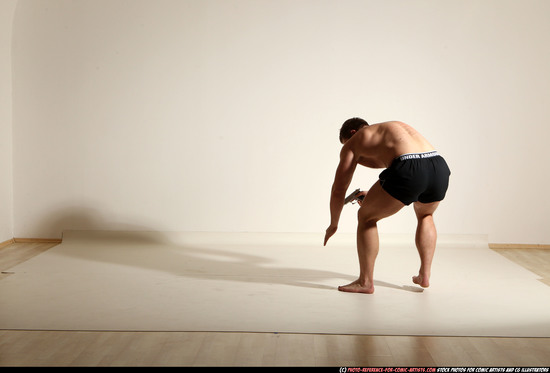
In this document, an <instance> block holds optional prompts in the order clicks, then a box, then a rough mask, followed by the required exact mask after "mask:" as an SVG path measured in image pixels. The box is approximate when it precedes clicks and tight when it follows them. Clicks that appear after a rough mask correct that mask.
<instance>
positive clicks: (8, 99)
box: [0, 0, 17, 242]
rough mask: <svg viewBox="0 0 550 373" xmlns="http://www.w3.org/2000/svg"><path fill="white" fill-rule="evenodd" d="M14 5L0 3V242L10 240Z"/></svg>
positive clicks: (14, 0) (11, 0)
mask: <svg viewBox="0 0 550 373" xmlns="http://www.w3.org/2000/svg"><path fill="white" fill-rule="evenodd" d="M16 4H17V0H3V1H1V2H0V242H4V241H7V240H10V239H12V238H13V169H12V163H13V162H12V143H13V138H12V74H11V61H12V56H11V41H12V22H13V15H14V12H15V6H16Z"/></svg>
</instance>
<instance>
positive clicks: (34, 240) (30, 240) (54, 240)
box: [0, 237, 550, 250]
mask: <svg viewBox="0 0 550 373" xmlns="http://www.w3.org/2000/svg"><path fill="white" fill-rule="evenodd" d="M62 242H63V240H62V239H61V238H15V237H14V238H12V239H10V240H7V241H4V242H0V249H1V248H3V247H6V246H9V245H11V244H14V243H58V244H59V243H62ZM489 248H491V249H494V250H499V249H501V250H504V249H545V250H550V245H542V244H522V243H489Z"/></svg>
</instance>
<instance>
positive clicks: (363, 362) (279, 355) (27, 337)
mask: <svg viewBox="0 0 550 373" xmlns="http://www.w3.org/2000/svg"><path fill="white" fill-rule="evenodd" d="M53 246H55V244H37V243H15V244H11V245H9V246H7V247H4V248H2V249H0V270H1V271H2V274H1V275H0V281H1V280H2V278H4V277H6V276H9V275H10V274H9V268H11V267H12V266H14V265H16V264H18V263H21V262H23V261H25V260H28V259H30V258H32V257H33V256H35V255H38V254H40V253H42V252H44V251H46V250H48V249H50V248H51V247H53ZM495 251H497V252H499V253H500V254H502V255H504V256H506V257H507V258H509V259H510V260H513V261H515V262H516V263H518V264H520V265H522V266H524V267H526V268H527V269H529V270H530V271H532V272H535V273H537V274H538V275H539V276H541V281H543V282H544V283H545V284H547V285H550V250H547V249H499V250H495ZM0 366H52V367H53V366H362V367H365V366H382V367H399V366H405V367H410V366H422V367H430V366H432V367H433V366H436V367H437V366H445V367H463V366H467V367H478V366H484V367H488V366H489V367H497V366H499V367H502V366H507V367H514V366H521V367H533V366H539V367H540V366H543V367H548V366H550V338H478V337H417V336H414V337H411V336H364V335H323V334H276V333H210V332H209V333H203V332H108V331H107V332H90V331H36V330H35V331H33V330H29V331H15V330H0Z"/></svg>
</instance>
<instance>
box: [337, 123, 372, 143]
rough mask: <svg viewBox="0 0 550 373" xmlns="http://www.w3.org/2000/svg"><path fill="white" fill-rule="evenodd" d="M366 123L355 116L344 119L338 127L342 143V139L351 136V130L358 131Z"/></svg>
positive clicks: (366, 124) (347, 138)
mask: <svg viewBox="0 0 550 373" xmlns="http://www.w3.org/2000/svg"><path fill="white" fill-rule="evenodd" d="M368 125H369V124H368V123H367V121H366V120H364V119H361V118H357V117H355V118H351V119H348V120H346V121H345V122H344V124H342V128H340V142H341V143H342V144H343V143H344V140H349V139H350V138H351V131H353V130H355V131H359V130H360V129H361V128H363V127H365V126H368Z"/></svg>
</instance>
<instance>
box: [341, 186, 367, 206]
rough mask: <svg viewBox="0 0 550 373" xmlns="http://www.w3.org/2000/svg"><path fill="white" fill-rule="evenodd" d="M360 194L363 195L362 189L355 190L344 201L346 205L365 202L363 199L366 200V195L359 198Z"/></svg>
mask: <svg viewBox="0 0 550 373" xmlns="http://www.w3.org/2000/svg"><path fill="white" fill-rule="evenodd" d="M359 193H361V189H355V191H354V192H353V193H351V194H350V195H349V196H347V197H346V199H345V200H344V205H347V204H348V203H350V202H351V203H352V204H354V203H355V202H356V201H358V200H359V201H361V202H363V199H365V196H364V195H360V196H357V195H358V194H359Z"/></svg>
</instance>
